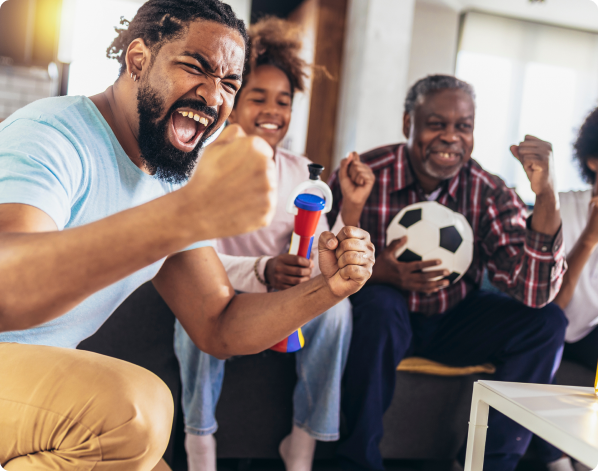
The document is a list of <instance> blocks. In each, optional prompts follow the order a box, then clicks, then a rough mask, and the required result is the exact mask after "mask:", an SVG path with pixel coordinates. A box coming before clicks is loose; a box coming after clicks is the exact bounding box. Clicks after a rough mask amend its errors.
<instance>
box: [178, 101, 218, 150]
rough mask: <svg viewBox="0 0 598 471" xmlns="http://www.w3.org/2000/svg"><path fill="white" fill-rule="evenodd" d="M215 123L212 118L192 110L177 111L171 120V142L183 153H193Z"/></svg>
mask: <svg viewBox="0 0 598 471" xmlns="http://www.w3.org/2000/svg"><path fill="white" fill-rule="evenodd" d="M213 122H214V119H213V118H212V117H210V116H206V115H205V114H203V113H199V112H197V111H194V110H191V109H179V110H176V111H175V112H173V113H172V115H171V118H170V123H171V124H170V126H169V134H170V136H169V138H170V142H171V143H172V144H173V145H174V146H175V147H176V148H177V149H180V150H182V151H183V152H191V151H192V150H193V149H195V147H196V146H197V143H198V142H199V140H200V139H201V137H202V136H203V134H204V132H205V131H206V129H207V128H208V127H210V125H211V124H212V123H213Z"/></svg>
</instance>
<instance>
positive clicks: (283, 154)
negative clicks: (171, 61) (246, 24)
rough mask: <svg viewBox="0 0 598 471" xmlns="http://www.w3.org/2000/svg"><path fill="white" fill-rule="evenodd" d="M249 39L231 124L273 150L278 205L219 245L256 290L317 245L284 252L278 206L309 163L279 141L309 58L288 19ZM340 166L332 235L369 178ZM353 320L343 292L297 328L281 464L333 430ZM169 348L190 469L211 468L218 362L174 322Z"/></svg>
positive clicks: (360, 169) (289, 272) (355, 208)
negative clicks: (265, 219)
mask: <svg viewBox="0 0 598 471" xmlns="http://www.w3.org/2000/svg"><path fill="white" fill-rule="evenodd" d="M249 37H250V47H251V55H250V58H249V61H248V64H247V66H246V70H245V72H244V77H243V86H242V88H241V90H240V91H239V93H238V94H237V97H236V102H235V106H234V109H233V111H232V113H231V115H230V117H229V122H230V123H236V124H239V125H241V127H242V128H243V130H244V131H245V132H246V133H247V134H248V135H256V136H260V137H262V138H263V139H265V140H266V141H267V142H268V143H269V144H270V145H271V146H272V148H273V149H274V152H275V155H274V159H275V162H276V169H277V172H278V193H279V194H278V207H277V211H276V215H275V216H274V220H273V222H272V224H271V225H270V226H269V227H266V228H264V229H261V230H258V231H255V232H252V233H249V234H245V235H241V236H238V237H230V238H226V239H220V240H218V242H217V249H218V252H219V254H220V258H221V260H222V262H223V265H224V267H225V269H226V271H227V274H228V277H229V279H230V281H231V283H232V285H233V287H234V288H235V289H236V290H237V291H243V292H251V293H259V292H267V291H270V290H285V289H287V288H290V287H292V286H295V285H298V284H300V283H303V282H305V281H308V280H309V279H310V278H311V277H313V276H316V275H317V274H318V273H319V270H318V268H317V267H318V263H317V257H318V254H317V251H312V260H307V259H305V258H302V257H299V256H296V255H290V254H288V253H287V252H288V248H289V241H290V239H291V234H292V231H293V221H294V217H293V216H292V215H290V214H288V213H287V212H286V210H285V204H286V201H287V198H288V196H289V194H290V193H291V191H292V190H293V188H295V187H296V186H297V185H298V184H299V183H300V182H303V181H305V180H306V179H307V178H308V175H309V174H308V169H307V165H308V164H309V163H311V162H310V161H309V160H308V159H307V158H306V157H303V156H300V155H296V154H293V153H291V152H289V151H288V150H285V149H282V148H281V147H279V144H280V142H281V141H282V140H283V138H284V137H285V135H286V133H287V131H288V129H289V124H290V121H291V106H292V101H293V96H294V94H295V93H296V92H302V91H304V90H305V88H306V81H307V79H308V73H307V71H308V68H309V66H308V64H306V63H305V61H304V60H303V59H301V56H300V51H301V38H300V31H299V30H298V29H297V27H296V26H294V25H293V24H292V23H290V22H288V21H285V20H282V19H279V18H273V17H271V18H266V19H263V20H261V21H259V22H258V23H256V24H255V25H253V26H251V27H250V29H249ZM316 111H317V110H316ZM341 174H342V183H341V184H342V186H343V189H344V193H343V196H344V201H345V202H346V203H345V205H344V206H345V207H344V208H343V209H344V212H343V213H342V215H341V216H339V218H338V220H337V221H336V224H335V225H334V227H333V228H332V232H333V233H335V234H336V233H337V232H338V231H339V230H341V228H342V227H343V226H344V225H345V223H346V224H347V225H357V224H358V222H359V217H360V214H361V209H362V208H363V205H364V204H365V201H366V199H367V197H368V195H369V192H370V190H371V187H372V185H373V182H374V176H373V173H372V172H371V170H370V169H369V167H367V166H366V165H365V164H362V163H361V162H359V160H358V158H357V157H356V156H355V155H351V156H350V157H349V158H348V159H345V160H344V161H343V163H342V164H341ZM349 174H350V175H351V176H349ZM343 219H344V221H343ZM328 230H329V227H328V222H327V220H326V218H325V217H321V218H320V222H319V225H318V228H317V231H316V237H319V234H320V233H322V232H323V231H328ZM281 316H284V313H281ZM351 325H352V321H351V305H350V303H349V301H348V300H344V301H342V302H341V303H339V304H337V305H336V306H334V307H333V308H331V309H329V310H328V311H326V312H325V313H324V314H322V315H321V316H319V317H318V318H316V319H314V320H312V321H310V322H308V323H307V324H306V325H305V326H304V327H303V334H304V336H305V347H304V348H303V349H302V350H300V351H298V352H297V353H296V369H297V384H296V386H295V393H294V397H293V425H292V430H291V433H290V434H289V435H288V436H287V437H286V438H284V440H282V442H281V444H280V447H279V451H280V454H281V457H282V459H283V461H284V463H285V466H286V469H287V470H289V471H308V470H310V469H311V466H312V461H313V456H314V450H315V445H316V440H321V441H333V440H337V439H338V438H339V415H340V382H341V376H342V373H343V369H344V366H345V360H346V356H347V353H348V348H349V341H350V337H351ZM175 349H176V353H177V356H178V358H179V361H180V363H181V372H182V373H181V374H182V378H183V410H184V412H185V432H186V440H185V445H186V448H187V453H188V463H189V470H190V471H199V470H202V471H215V469H216V443H215V439H214V437H213V434H214V432H215V431H216V429H217V427H218V425H217V423H216V420H215V416H214V415H215V414H214V413H215V409H216V404H217V401H218V398H219V396H220V391H221V387H222V381H223V374H224V361H222V360H218V359H217V358H215V357H213V356H210V355H208V354H207V353H204V352H201V351H200V350H198V349H197V348H196V347H195V346H194V345H193V342H192V341H191V340H190V338H189V337H188V336H187V335H186V334H185V332H184V329H182V328H181V326H180V325H177V327H176V334H175Z"/></svg>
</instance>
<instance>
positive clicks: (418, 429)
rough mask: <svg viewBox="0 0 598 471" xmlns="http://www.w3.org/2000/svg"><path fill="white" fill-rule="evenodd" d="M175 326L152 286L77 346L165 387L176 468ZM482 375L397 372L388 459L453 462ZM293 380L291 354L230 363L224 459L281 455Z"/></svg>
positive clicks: (583, 376)
mask: <svg viewBox="0 0 598 471" xmlns="http://www.w3.org/2000/svg"><path fill="white" fill-rule="evenodd" d="M173 326H174V316H173V314H172V312H171V311H170V309H169V308H168V307H167V306H166V304H165V303H164V301H163V300H162V299H161V298H160V296H159V295H158V293H157V292H156V290H155V289H154V288H153V286H152V285H151V284H150V283H147V284H145V285H143V286H142V287H140V288H139V289H138V290H137V291H136V292H135V293H133V294H132V295H131V296H130V297H129V298H128V299H127V300H126V301H125V302H124V303H123V304H122V305H121V306H120V307H119V308H118V309H117V311H116V312H115V313H114V315H113V316H112V317H110V319H108V321H107V322H106V323H105V324H104V325H103V326H102V328H101V329H100V330H99V331H98V332H97V333H96V334H95V335H93V336H92V337H90V338H89V339H87V340H85V341H84V342H82V343H81V345H80V346H79V348H81V349H84V350H90V351H94V352H98V353H102V354H105V355H109V356H113V357H116V358H120V359H123V360H126V361H129V362H132V363H135V364H137V365H140V366H142V367H144V368H147V369H149V370H150V371H153V372H154V373H155V374H157V375H158V376H159V377H160V378H162V380H164V382H165V383H166V384H167V385H168V387H169V388H170V389H171V391H172V394H173V397H174V401H175V407H176V409H177V410H178V414H177V417H175V421H174V424H173V434H172V436H171V441H170V444H169V446H168V449H167V451H166V454H165V459H166V461H167V462H168V463H169V464H171V466H172V465H173V463H174V462H175V461H178V463H181V462H182V463H184V462H185V457H184V456H182V454H183V453H184V448H183V447H182V440H183V437H184V434H183V432H182V428H183V423H182V413H181V411H180V379H179V367H178V363H177V360H176V357H175V356H174V350H173V333H174V329H173ZM480 378H482V376H480V375H470V376H463V377H438V376H428V375H417V374H410V373H402V372H397V388H396V391H395V397H394V399H393V402H392V405H391V407H390V409H389V410H388V411H387V413H386V415H385V417H384V424H385V436H384V439H383V440H382V444H381V449H382V453H383V456H384V457H385V458H388V459H404V460H434V461H437V462H450V461H451V460H453V459H454V457H455V456H456V454H457V451H458V449H459V447H460V446H461V444H462V443H464V440H465V438H466V434H467V422H468V417H469V406H470V402H471V392H472V384H473V382H474V381H476V380H477V379H480ZM486 378H490V376H486ZM295 379H296V376H295V359H294V356H293V354H283V353H275V352H271V351H268V352H264V353H261V354H258V355H251V356H246V357H236V358H233V359H231V360H229V361H228V362H227V365H226V375H225V380H224V385H223V391H222V397H221V400H220V402H219V404H218V408H217V411H216V417H217V420H218V422H219V425H220V428H219V430H218V432H217V434H216V437H217V440H218V457H219V458H278V451H277V449H278V444H279V443H280V441H281V439H282V438H283V437H284V436H285V435H286V434H287V433H288V432H289V430H290V427H291V416H292V392H293V387H294V383H295ZM593 380H594V374H593V372H592V371H589V370H587V369H585V368H583V367H581V366H579V365H575V364H571V363H568V362H563V364H562V366H561V369H560V370H559V372H558V374H557V381H558V383H559V384H570V385H580V386H582V385H586V386H587V385H590V386H591V385H592V384H593ZM334 450H335V444H334V443H319V444H318V448H317V450H316V458H330V457H332V456H333V455H334Z"/></svg>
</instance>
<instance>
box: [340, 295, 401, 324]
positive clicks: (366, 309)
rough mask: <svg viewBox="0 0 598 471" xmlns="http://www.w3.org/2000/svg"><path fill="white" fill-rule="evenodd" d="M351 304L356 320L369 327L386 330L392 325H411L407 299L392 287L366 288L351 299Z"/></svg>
mask: <svg viewBox="0 0 598 471" xmlns="http://www.w3.org/2000/svg"><path fill="white" fill-rule="evenodd" d="M351 302H352V304H353V314H354V318H355V320H356V321H357V322H359V320H363V323H364V324H366V325H368V326H371V327H375V326H377V327H378V328H379V329H386V328H388V326H389V325H392V324H408V323H409V311H408V309H407V303H406V301H405V298H404V297H403V295H402V294H401V293H399V291H397V290H396V289H394V288H392V287H390V286H386V285H372V286H366V287H365V288H363V289H362V290H361V291H360V292H359V293H357V295H354V296H353V297H352V298H351Z"/></svg>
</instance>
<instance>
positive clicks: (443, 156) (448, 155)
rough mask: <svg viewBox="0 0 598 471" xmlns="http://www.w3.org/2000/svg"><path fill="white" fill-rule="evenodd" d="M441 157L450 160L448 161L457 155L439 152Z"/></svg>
mask: <svg viewBox="0 0 598 471" xmlns="http://www.w3.org/2000/svg"><path fill="white" fill-rule="evenodd" d="M439 155H440V157H442V158H443V159H445V160H448V159H450V158H452V157H454V156H455V155H456V154H449V153H448V152H439Z"/></svg>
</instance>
